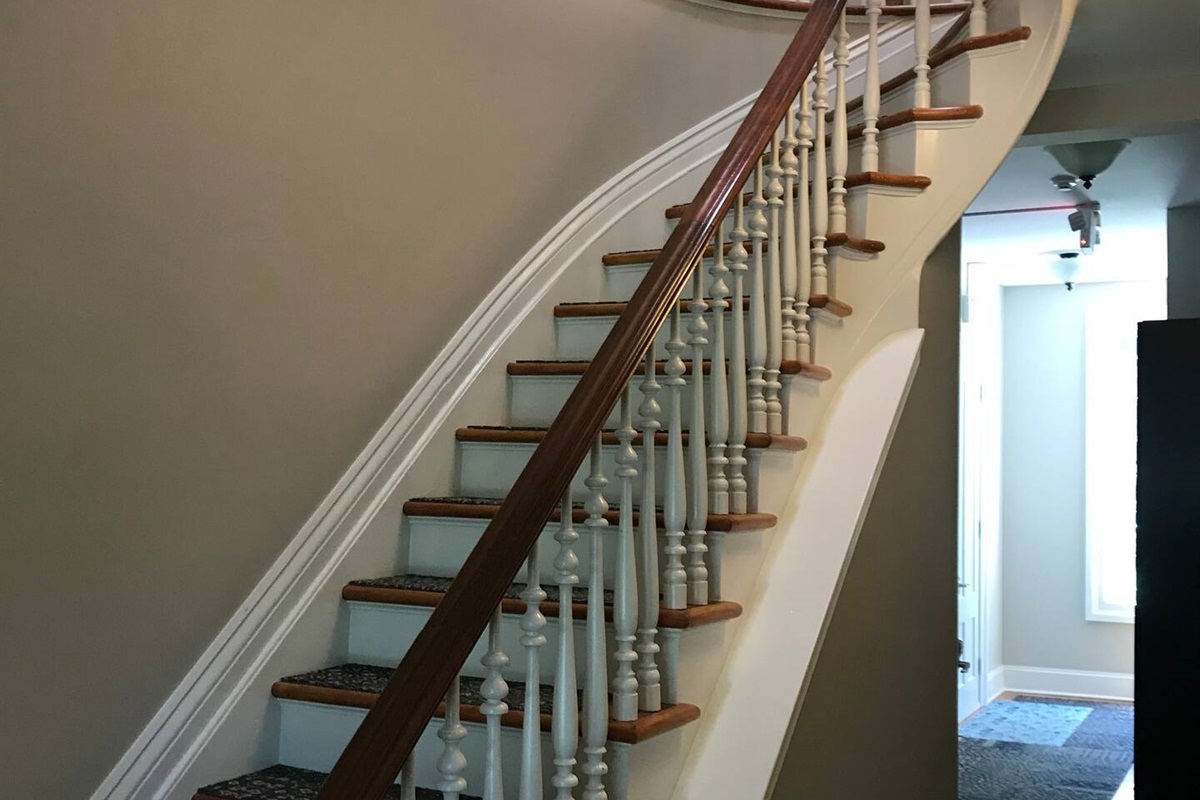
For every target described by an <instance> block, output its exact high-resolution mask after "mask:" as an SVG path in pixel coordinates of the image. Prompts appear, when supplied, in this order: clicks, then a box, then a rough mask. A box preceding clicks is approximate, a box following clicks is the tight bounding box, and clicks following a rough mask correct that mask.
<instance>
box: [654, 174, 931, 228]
mask: <svg viewBox="0 0 1200 800" xmlns="http://www.w3.org/2000/svg"><path fill="white" fill-rule="evenodd" d="M829 183H831V184H832V183H833V181H832V179H831V180H830V181H829ZM931 183H932V180H931V179H929V178H927V177H925V176H924V175H901V174H899V173H893V172H855V173H853V174H850V175H847V176H846V188H847V189H852V188H854V187H856V186H888V187H891V188H896V189H913V190H923V189H928V188H929V185H930V184H931ZM799 193H800V187H799V186H797V187H796V188H795V190H794V194H799ZM753 196H754V193H753V192H746V193H745V194H743V195H742V201H743V202H747V203H748V202H750V198H751V197H753ZM689 206H691V203H677V204H676V205H673V206H671V207H670V208H668V209H667V210H666V212H665V213H666V217H667V219H679V218H680V217H682V216H683V213H684V212H685V211H686V210H687V209H688V207H689Z"/></svg>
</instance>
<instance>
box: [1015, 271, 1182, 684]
mask: <svg viewBox="0 0 1200 800" xmlns="http://www.w3.org/2000/svg"><path fill="white" fill-rule="evenodd" d="M1165 292H1166V285H1165V282H1164V281H1161V280H1156V281H1143V282H1137V283H1088V284H1079V285H1076V287H1075V290H1074V291H1072V292H1068V291H1067V290H1066V289H1065V288H1064V287H1063V286H1061V285H1052V286H1010V287H1005V288H1004V290H1003V314H1002V318H1003V347H1004V365H1003V370H1004V384H1003V412H1002V413H1003V435H1002V449H1003V466H1002V480H1003V491H1002V515H1003V543H1002V556H1001V557H1002V573H1003V578H1002V595H1003V611H1002V614H1003V623H1002V626H1003V634H1002V647H1003V663H1004V664H1006V665H1008V666H1010V667H1011V666H1022V667H1034V668H1039V669H1054V670H1080V671H1089V672H1109V673H1126V674H1128V673H1132V672H1133V626H1132V625H1128V624H1120V623H1105V622H1088V621H1086V620H1085V618H1084V552H1085V548H1084V418H1083V408H1084V405H1083V399H1084V397H1083V392H1084V369H1083V363H1084V349H1083V348H1084V322H1085V318H1086V315H1087V313H1089V311H1092V310H1098V311H1101V312H1102V313H1111V314H1113V315H1120V314H1122V313H1123V312H1124V311H1125V310H1126V309H1128V308H1129V307H1130V306H1131V304H1138V303H1143V302H1150V301H1152V300H1154V299H1157V300H1158V302H1160V303H1161V302H1162V298H1163V296H1164V295H1165ZM1114 379H1117V380H1135V379H1136V376H1134V375H1127V376H1122V375H1114Z"/></svg>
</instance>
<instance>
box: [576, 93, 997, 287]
mask: <svg viewBox="0 0 1200 800" xmlns="http://www.w3.org/2000/svg"><path fill="white" fill-rule="evenodd" d="M963 108H978V109H979V115H977V116H976V117H969V119H978V116H982V114H983V109H982V108H979V106H963ZM910 111H917V112H924V111H946V109H910ZM901 113H905V114H906V113H909V112H907V111H906V112H901ZM952 118H953V119H957V117H952ZM964 119H966V118H964ZM880 121H881V122H882V118H881V119H880ZM898 124H899V123H898ZM893 127H894V126H893ZM880 130H882V128H880ZM836 236H845V234H836V233H832V234H830V235H829V239H828V240H827V242H826V243H827V244H830V243H831V242H832V240H833V239H834V237H836ZM863 242H866V243H868V245H869V246H870V247H871V248H875V249H870V250H865V251H864V252H867V253H878V252H881V251H882V250H883V248H884V244H883V242H878V241H876V240H874V239H862V238H859V237H855V236H851V237H848V239H847V240H844V241H842V242H840V245H839V246H845V247H849V248H850V249H852V250H857V249H859V245H860V244H861V243H863ZM750 246H751V245H750V240H749V239H747V240H746V251H747V252H749V251H750ZM830 246H833V245H832V244H830ZM732 247H733V244H732V243H731V242H725V244H724V246H723V247H722V250H723V251H724V253H725V255H729V251H730V249H731V248H732ZM762 248H763V252H764V253H765V252H767V251H768V250H769V249H770V244H769V243H768V242H766V241H764V242H763V244H762ZM661 249H662V248H657V247H656V248H654V249H652V250H622V251H621V252H617V253H605V254H604V255H603V256H601V258H600V261H601V262H602V263H603V264H604V266H606V267H628V266H632V265H634V264H652V263H654V259H656V258H658V254H659V251H660V250H661ZM714 253H715V250H714V249H713V246H712V245H711V244H710V245H709V246H708V247H705V248H704V251H703V252H702V254H701V256H702V257H703V258H712V257H713V255H714Z"/></svg>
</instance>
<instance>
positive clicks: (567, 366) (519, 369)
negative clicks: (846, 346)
mask: <svg viewBox="0 0 1200 800" xmlns="http://www.w3.org/2000/svg"><path fill="white" fill-rule="evenodd" d="M817 297H818V298H819V297H820V296H819V295H818V296H817ZM834 302H836V301H834ZM812 307H813V308H824V307H825V306H822V305H814V306H812ZM833 313H835V314H836V313H837V312H836V311H834V312H833ZM838 316H842V315H841V314H839V315H838ZM591 363H592V362H591V361H590V360H584V359H572V358H568V359H562V360H553V361H510V362H509V364H508V367H507V370H508V374H509V375H510V376H513V377H530V376H535V375H540V376H543V377H545V376H562V377H570V376H579V375H582V374H583V372H584V370H585V369H587V367H588V365H589V364H591ZM654 363H655V372H656V374H658V375H663V374H665V373H664V370H665V368H666V363H667V362H666V361H656V362H654ZM534 365H545V366H534ZM702 369H703V370H704V374H705V375H709V374H711V373H712V361H711V360H709V359H705V360H704V365H703V367H702ZM645 372H646V370H645V367H644V366H643V365H641V364H639V365H638V367H637V369H636V370H634V372H633V374H634V375H644V374H645ZM683 374H684V375H691V374H692V363H691V361H685V362H684V370H683ZM779 374H780V375H785V376H792V375H802V376H804V377H806V378H811V379H813V380H817V381H827V380H830V379H831V378H832V377H833V370H831V369H829V368H828V367H823V366H821V365H820V364H812V363H810V362H807V361H781V362H779Z"/></svg>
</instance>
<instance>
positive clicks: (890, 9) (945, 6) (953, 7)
mask: <svg viewBox="0 0 1200 800" xmlns="http://www.w3.org/2000/svg"><path fill="white" fill-rule="evenodd" d="M731 2H734V3H737V4H738V5H743V6H752V7H754V8H767V9H771V10H772V11H795V12H797V13H799V12H805V11H809V10H811V8H812V3H808V2H804V0H731ZM914 10H915V6H912V5H899V6H884V7H883V8H882V9H881V12H880V13H882V14H883V15H884V16H900V17H911V16H912V15H913V13H914ZM970 10H971V4H970V3H934V4H932V5H930V7H929V12H930V13H931V14H934V15H938V14H961V13H962V12H964V11H970ZM866 12H867V7H866V6H847V7H846V13H847V14H849V15H860V16H861V15H863V14H865V13H866Z"/></svg>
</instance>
